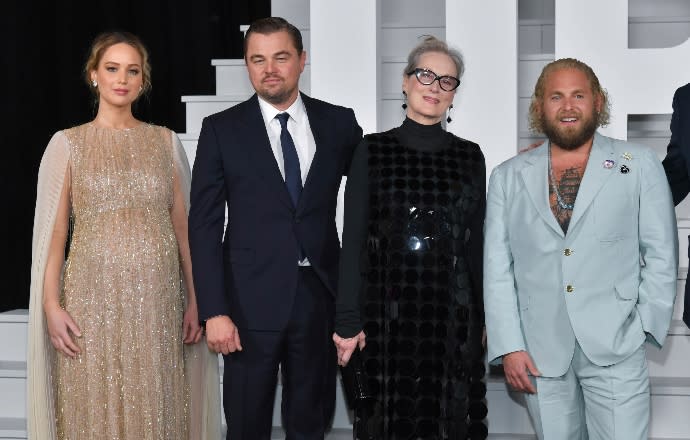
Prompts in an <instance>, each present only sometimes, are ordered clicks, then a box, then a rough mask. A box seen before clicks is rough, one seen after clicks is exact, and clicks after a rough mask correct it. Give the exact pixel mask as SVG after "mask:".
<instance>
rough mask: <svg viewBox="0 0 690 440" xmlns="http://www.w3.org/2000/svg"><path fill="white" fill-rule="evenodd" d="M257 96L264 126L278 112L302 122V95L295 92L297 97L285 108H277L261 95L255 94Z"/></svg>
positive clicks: (303, 115) (303, 114) (303, 110)
mask: <svg viewBox="0 0 690 440" xmlns="http://www.w3.org/2000/svg"><path fill="white" fill-rule="evenodd" d="M257 97H258V98H259V108H261V114H262V115H263V117H264V123H265V124H266V126H268V124H270V123H271V121H272V120H273V119H274V118H275V117H276V115H277V114H278V113H288V114H289V115H290V117H291V118H292V119H294V120H295V122H297V124H300V123H302V120H303V119H304V117H305V116H306V110H305V109H304V102H303V101H302V96H301V95H300V94H299V93H298V94H297V99H295V102H293V103H292V105H291V106H290V107H288V108H287V109H286V110H278V109H277V108H275V107H273V105H272V104H271V103H270V102H268V101H266V100H265V99H263V98H262V97H261V96H258V95H257Z"/></svg>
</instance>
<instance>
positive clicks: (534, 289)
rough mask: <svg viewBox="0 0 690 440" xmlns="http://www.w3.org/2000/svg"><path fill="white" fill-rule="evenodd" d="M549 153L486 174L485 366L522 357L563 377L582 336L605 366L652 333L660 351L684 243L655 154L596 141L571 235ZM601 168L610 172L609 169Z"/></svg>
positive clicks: (545, 371)
mask: <svg viewBox="0 0 690 440" xmlns="http://www.w3.org/2000/svg"><path fill="white" fill-rule="evenodd" d="M547 148H548V143H545V144H544V145H542V146H540V147H538V148H535V149H533V150H531V151H528V152H525V153H522V154H519V155H517V156H515V157H513V158H511V159H509V160H507V161H506V162H504V163H502V164H501V165H499V166H498V167H496V168H495V169H494V170H493V172H492V174H491V179H490V182H489V190H488V196H487V212H486V223H485V241H484V303H485V313H486V328H487V337H488V352H489V353H488V357H489V360H490V361H491V362H493V363H495V362H498V361H500V358H501V356H503V355H504V354H507V353H511V352H514V351H519V350H526V351H527V352H528V353H529V354H530V355H531V357H532V359H533V360H534V362H535V364H536V367H537V369H539V370H540V371H541V373H542V375H544V376H546V377H558V376H561V375H563V374H565V372H566V371H567V369H568V367H569V365H570V361H571V359H572V355H573V351H574V348H575V341H576V340H577V342H578V343H579V344H580V346H581V347H582V350H583V352H584V353H585V354H586V355H587V357H588V358H589V359H590V360H591V361H592V362H594V363H595V364H597V365H601V366H606V365H611V364H615V363H616V362H619V361H621V360H623V359H625V358H626V357H627V356H629V355H630V354H632V352H633V351H635V350H636V349H637V348H639V346H640V345H641V344H642V343H643V342H644V341H645V337H646V336H647V337H648V339H649V340H651V341H652V342H654V343H656V344H657V345H658V346H661V345H662V344H663V342H664V339H665V338H666V333H667V332H668V327H669V325H670V321H671V314H672V311H673V302H674V299H675V296H676V278H677V271H678V237H677V229H676V217H675V212H674V207H673V206H674V205H673V201H672V199H671V192H670V190H669V186H668V182H667V180H666V176H665V174H664V170H663V168H662V166H661V163H660V161H659V158H658V157H657V156H656V154H655V152H654V151H653V150H651V149H649V148H647V147H643V146H640V145H635V144H631V143H628V142H624V141H620V140H615V139H611V138H608V137H606V136H602V135H600V134H596V135H595V138H594V144H593V146H592V151H591V153H590V156H589V160H588V162H587V168H586V170H585V174H584V176H583V178H582V182H581V184H580V188H579V191H578V194H577V199H576V202H575V208H574V210H573V213H572V218H571V220H570V225H569V227H568V232H567V234H564V233H563V230H562V229H561V227H560V225H559V224H558V222H557V221H556V219H555V217H554V215H553V213H552V211H551V208H550V206H549V187H548V156H547V153H548V150H547ZM625 156H627V157H629V159H626V157H625ZM606 160H610V161H613V162H614V165H613V166H612V167H610V168H607V167H605V166H604V163H605V161H606ZM609 164H610V163H609ZM623 165H625V166H626V167H627V170H628V172H627V173H624V172H621V166H623Z"/></svg>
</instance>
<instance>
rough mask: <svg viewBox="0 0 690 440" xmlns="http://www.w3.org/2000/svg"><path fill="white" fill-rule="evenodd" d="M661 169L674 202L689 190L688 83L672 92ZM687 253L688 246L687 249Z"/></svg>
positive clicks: (686, 315) (689, 293)
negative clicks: (669, 136) (669, 120)
mask: <svg viewBox="0 0 690 440" xmlns="http://www.w3.org/2000/svg"><path fill="white" fill-rule="evenodd" d="M663 164H664V170H666V176H667V177H668V182H669V184H670V185H671V192H672V193H673V202H674V203H675V204H676V205H677V204H679V203H680V202H682V201H683V199H684V198H685V196H687V195H688V192H690V84H686V85H684V86H683V87H680V88H679V89H678V90H676V93H675V94H674V95H673V116H672V117H671V141H670V142H669V144H668V151H667V152H666V158H664V161H663ZM688 254H689V255H690V249H688ZM689 284H690V283H687V282H686V283H685V309H684V312H683V321H685V324H686V325H687V326H688V327H690V285H689Z"/></svg>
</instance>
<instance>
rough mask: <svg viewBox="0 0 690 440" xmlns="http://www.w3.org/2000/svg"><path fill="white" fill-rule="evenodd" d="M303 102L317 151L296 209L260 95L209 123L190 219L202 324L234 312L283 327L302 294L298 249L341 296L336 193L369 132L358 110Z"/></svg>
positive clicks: (256, 326)
mask: <svg viewBox="0 0 690 440" xmlns="http://www.w3.org/2000/svg"><path fill="white" fill-rule="evenodd" d="M302 100H303V102H304V106H305V109H306V112H307V117H308V118H309V125H310V127H311V131H312V134H313V135H314V140H315V142H316V152H315V154H314V159H313V161H312V164H311V167H310V169H309V172H308V175H307V179H306V181H305V184H304V189H303V190H302V194H301V197H300V201H299V203H298V205H297V207H296V208H294V207H293V205H292V201H291V199H290V195H289V193H288V191H287V188H286V186H285V182H284V180H283V178H282V176H281V174H280V170H279V168H278V164H277V162H276V159H275V156H274V155H273V152H272V150H271V145H270V142H269V139H268V134H267V133H266V126H265V124H264V120H263V117H262V115H261V110H260V108H259V101H258V98H257V96H256V95H254V96H252V97H251V98H250V99H249V100H247V101H245V102H242V103H240V104H238V105H236V106H234V107H231V108H229V109H227V110H224V111H222V112H220V113H216V114H214V115H211V116H208V117H206V118H204V120H203V124H202V127H201V133H200V135H199V143H198V147H197V152H196V158H195V161H194V169H193V173H192V192H191V207H190V213H189V242H190V247H191V252H192V263H193V270H194V285H195V289H196V295H197V302H198V306H199V319H200V320H206V319H208V318H210V317H213V316H217V315H228V316H230V318H231V319H232V320H233V322H234V323H235V324H236V325H237V326H238V327H239V328H241V329H250V330H281V329H283V328H284V327H285V325H286V323H287V320H288V317H289V314H290V311H291V308H292V303H293V300H294V296H295V292H296V286H297V271H298V265H297V253H296V250H297V249H298V247H297V243H298V242H299V243H300V244H301V245H302V248H303V249H304V251H305V253H306V255H307V257H308V258H309V262H310V263H311V265H312V266H313V268H314V271H315V272H316V273H317V275H318V276H319V278H320V279H321V281H322V282H323V283H324V285H325V286H326V288H327V289H328V290H329V291H330V292H331V294H333V296H334V297H335V292H336V291H335V289H336V286H337V284H338V283H337V277H338V261H339V253H340V242H339V240H338V233H337V230H336V226H335V211H336V204H337V197H338V189H339V187H340V182H341V179H342V176H343V175H345V174H346V172H347V169H348V167H349V163H350V159H351V157H352V153H353V150H354V148H355V146H356V145H357V144H358V143H359V141H360V140H361V137H362V129H361V128H360V127H359V125H358V124H357V120H356V118H355V115H354V112H353V111H352V109H349V108H344V107H339V106H335V105H332V104H328V103H326V102H323V101H319V100H316V99H313V98H310V97H308V96H306V95H304V94H302ZM226 206H227V227H226V228H225V233H224V234H223V227H224V221H225V210H226Z"/></svg>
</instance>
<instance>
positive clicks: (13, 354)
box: [0, 309, 29, 416]
mask: <svg viewBox="0 0 690 440" xmlns="http://www.w3.org/2000/svg"><path fill="white" fill-rule="evenodd" d="M28 321H29V311H28V310H26V309H20V310H10V311H7V312H3V313H0V361H4V360H7V361H26V341H27V335H28V333H27V332H28V327H27V322H28ZM1 415H2V414H1V413H0V416H1Z"/></svg>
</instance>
